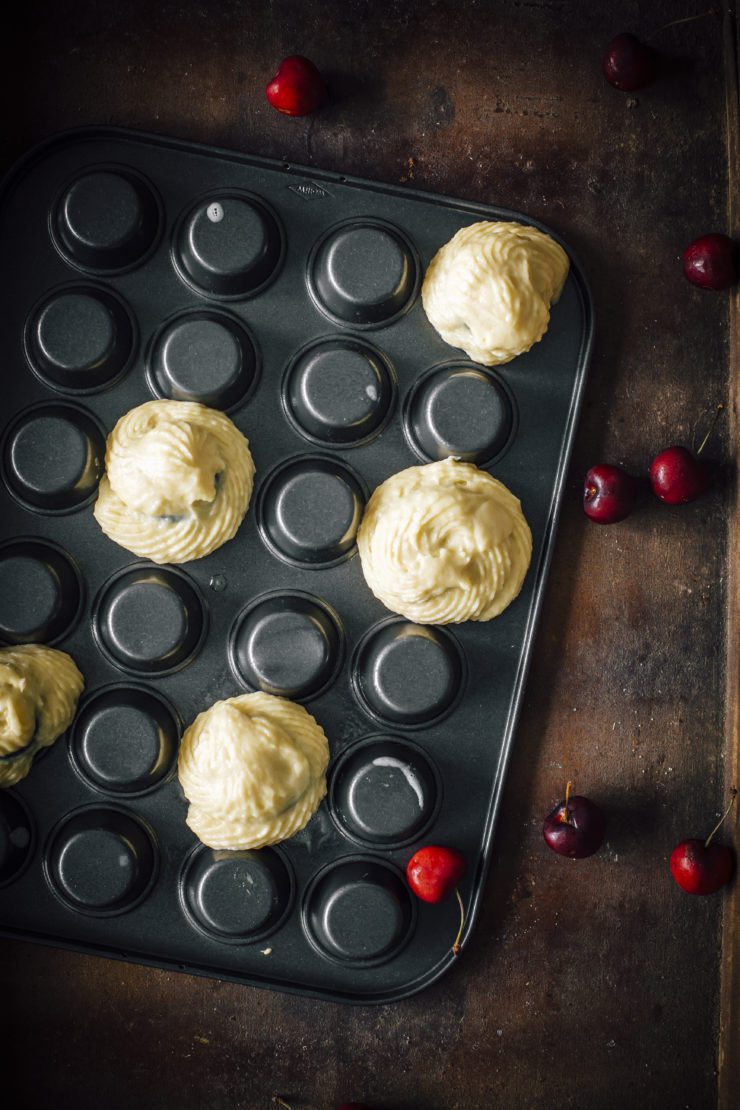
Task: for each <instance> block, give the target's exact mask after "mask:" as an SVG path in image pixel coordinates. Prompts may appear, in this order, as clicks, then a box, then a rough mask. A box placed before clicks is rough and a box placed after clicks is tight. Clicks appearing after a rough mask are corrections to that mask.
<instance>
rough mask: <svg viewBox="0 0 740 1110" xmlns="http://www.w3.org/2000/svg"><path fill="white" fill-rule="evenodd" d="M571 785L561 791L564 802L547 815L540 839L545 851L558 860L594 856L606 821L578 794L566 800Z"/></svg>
mask: <svg viewBox="0 0 740 1110" xmlns="http://www.w3.org/2000/svg"><path fill="white" fill-rule="evenodd" d="M570 787H571V784H570V783H568V785H567V786H566V788H565V801H563V802H558V804H557V805H556V806H555V809H553V810H552V812H551V813H548V815H547V817H546V818H545V823H544V825H543V826H542V835H543V836H544V838H545V843H546V844H547V846H548V848H552V850H553V852H557V853H558V855H559V856H568V857H569V858H570V859H585V858H586V857H587V856H592V855H593V854H594V852H598V850H599V848H600V847H601V845H602V844H603V843H604V834H605V832H606V821H605V819H604V814H603V812H602V810H601V809H599V807H598V806H597V805H596V803H595V802H592V801H591V800H590V799H589V798H584V797H583V796H582V795H580V794H574V795H573V797H571V796H570Z"/></svg>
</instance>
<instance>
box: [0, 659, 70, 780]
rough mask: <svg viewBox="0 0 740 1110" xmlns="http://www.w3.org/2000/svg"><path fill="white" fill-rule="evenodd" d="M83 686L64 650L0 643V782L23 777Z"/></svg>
mask: <svg viewBox="0 0 740 1110" xmlns="http://www.w3.org/2000/svg"><path fill="white" fill-rule="evenodd" d="M84 685H85V682H84V679H83V677H82V675H81V674H80V672H79V671H78V669H77V667H76V665H75V663H74V660H73V659H71V658H70V656H69V655H67V654H66V652H63V651H56V650H55V649H54V648H50V647H44V646H43V645H41V644H22V645H20V646H19V647H12V648H0V786H13V784H14V783H16V782H20V780H21V779H23V778H25V777H26V775H27V774H28V772H29V771H30V770H31V764H32V763H33V760H34V757H35V756H36V753H37V752H39V751H40V750H41V749H42V748H48V747H49V746H50V745H51V744H53V743H54V741H55V740H56V739H57V737H59V736H61V735H62V733H63V732H64V731H65V729H67V728H69V726H70V724H71V723H72V718H73V717H74V715H75V710H76V708H77V702H78V700H79V697H80V694H81V693H82V688H83V686H84Z"/></svg>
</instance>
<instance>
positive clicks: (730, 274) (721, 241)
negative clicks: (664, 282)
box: [683, 233, 738, 290]
mask: <svg viewBox="0 0 740 1110" xmlns="http://www.w3.org/2000/svg"><path fill="white" fill-rule="evenodd" d="M683 272H684V276H685V277H686V278H688V280H689V281H690V282H691V283H692V284H693V285H698V286H699V288H700V289H713V290H719V289H727V288H728V287H729V286H730V285H734V284H735V282H736V281H737V277H738V269H737V249H736V245H735V243H734V241H733V240H732V239H730V237H729V235H720V234H718V233H712V234H710V235H701V236H700V237H699V238H698V239H694V242H693V243H689V245H688V247H687V248H686V250H685V251H684V252H683Z"/></svg>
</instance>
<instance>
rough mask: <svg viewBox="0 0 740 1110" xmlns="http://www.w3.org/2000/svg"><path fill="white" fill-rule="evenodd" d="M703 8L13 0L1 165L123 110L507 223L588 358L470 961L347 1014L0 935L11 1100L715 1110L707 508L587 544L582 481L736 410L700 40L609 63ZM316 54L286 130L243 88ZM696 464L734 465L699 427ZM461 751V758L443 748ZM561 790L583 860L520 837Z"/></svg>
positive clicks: (723, 513) (713, 678)
mask: <svg viewBox="0 0 740 1110" xmlns="http://www.w3.org/2000/svg"><path fill="white" fill-rule="evenodd" d="M692 10H693V11H702V10H704V8H703V6H702V5H689V4H685V5H684V4H682V5H680V10H679V6H677V5H675V4H673V3H670V0H665V2H663V3H655V4H652V5H638V4H636V3H633V2H630V0H613V2H612V3H610V4H608V5H607V4H593V3H589V2H588V0H571V2H569V0H509V2H500V3H496V4H493V3H486V2H484V0H480V2H478V3H473V2H471V3H460V4H457V3H454V2H453V0H439V2H436V3H435V2H434V0H427V2H426V3H423V4H422V3H410V2H407V3H401V2H399V3H376V4H373V3H370V2H367V3H366V2H362V0H345V2H342V0H324V2H323V3H321V4H318V3H316V4H312V3H308V2H298V0H293V2H292V3H289V2H287V0H279V2H275V3H271V4H269V3H264V4H259V3H255V4H243V3H237V2H227V0H223V2H220V3H219V2H217V0H200V2H193V3H185V2H182V3H147V2H145V0H138V2H135V0H131V2H128V3H125V2H122V0H115V2H112V3H110V4H98V3H95V2H93V0H77V2H73V0H60V2H58V3H57V4H55V5H53V6H52V5H47V4H44V3H42V2H40V0H29V2H28V3H26V4H25V5H24V8H23V12H22V21H23V23H22V26H21V28H20V29H19V31H18V33H17V37H16V38H14V39H13V38H11V40H10V42H9V43H8V42H7V41H6V47H7V46H9V47H10V65H9V66H6V68H5V70H4V84H5V98H6V108H7V109H8V110H7V111H6V125H5V129H4V131H3V133H2V135H1V136H0V157H2V160H3V163H4V164H5V165H7V164H9V163H10V162H11V161H12V160H13V158H15V157H16V156H17V155H18V154H20V153H21V152H22V151H23V150H24V149H26V148H27V147H28V146H29V145H30V144H32V143H33V142H35V141H38V140H39V139H41V138H44V137H46V136H47V135H49V134H51V133H53V132H54V131H56V130H59V129H61V128H64V127H69V126H75V125H82V124H87V123H115V124H121V125H124V126H130V127H141V128H145V129H147V130H152V131H158V132H161V133H163V134H171V135H174V136H181V137H184V138H188V139H193V140H198V141H203V142H208V143H212V144H220V145H223V146H227V147H233V148H236V149H241V150H246V151H250V152H253V153H258V154H265V155H271V156H275V157H279V158H285V159H286V160H291V161H296V162H302V163H308V164H315V165H317V166H321V167H324V168H327V169H333V170H337V171H339V172H349V173H353V174H360V175H366V176H369V177H374V178H377V179H380V180H387V181H396V182H398V181H409V182H410V181H412V180H413V183H414V184H415V185H417V186H419V187H421V188H425V189H430V190H433V191H439V192H446V193H450V194H453V195H460V196H463V197H469V198H472V199H476V200H481V201H490V202H493V203H498V204H501V205H510V206H512V207H514V208H519V209H522V210H524V211H527V212H528V213H530V214H531V215H532V216H535V217H537V218H540V219H542V220H544V221H545V222H547V223H549V224H550V225H552V226H553V227H555V228H556V229H557V230H558V231H559V232H561V233H562V234H563V235H564V237H565V238H566V239H567V240H568V241H569V242H570V243H571V244H572V245H573V246H574V248H575V249H576V250H577V252H578V253H579V255H580V257H581V259H582V261H583V263H584V265H585V268H586V271H587V273H588V274H589V277H590V279H591V282H592V285H593V289H594V293H595V300H596V309H597V320H598V326H597V341H596V350H595V356H594V362H593V367H592V376H591V383H590V386H589V388H588V392H587V398H586V405H585V410H584V415H583V419H582V423H581V428H580V433H579V436H578V441H577V446H576V452H575V461H574V465H573V468H572V472H571V480H570V483H569V493H568V496H567V499H566V507H565V511H564V515H563V521H562V525H561V530H560V536H559V541H558V546H557V551H556V557H555V561H554V565H553V572H552V575H551V581H550V587H549V591H548V596H547V599H546V604H545V610H544V615H543V620H542V624H541V627H540V632H539V636H538V641H537V646H536V651H535V658H534V662H533V667H532V674H531V678H530V681H529V686H528V691H527V696H526V704H525V710H524V714H523V718H522V723H521V726H520V728H519V732H518V736H517V739H516V744H515V750H514V754H513V759H512V764H511V770H510V774H509V778H508V782H507V786H506V790H505V795H504V802H503V809H502V815H501V821H500V826H499V833H498V840H497V849H496V852H495V857H494V864H493V869H492V874H491V877H490V879H489V882H488V886H487V892H486V898H485V905H484V907H483V912H482V915H481V918H480V922H479V925H478V928H477V931H476V933H475V934H474V937H473V938H472V941H471V943H470V945H469V947H468V948H467V949H466V951H465V952H464V955H463V956H462V957H461V959H460V962H459V966H458V967H457V968H456V969H455V970H454V971H453V972H452V974H450V975H449V976H448V977H447V978H445V979H444V980H443V981H442V982H440V983H439V984H438V985H436V986H435V987H433V988H431V989H430V990H428V991H426V992H425V993H424V994H422V995H419V996H418V997H416V998H413V999H410V1000H408V1001H406V1002H403V1003H401V1004H398V1005H395V1006H392V1007H384V1008H380V1009H372V1008H369V1009H351V1008H344V1007H340V1006H336V1005H332V1004H326V1003H320V1002H315V1001H310V1000H305V999H298V998H292V997H287V996H281V995H278V994H270V993H268V992H261V991H256V990H251V989H247V988H242V987H238V986H234V985H230V984H223V983H218V982H214V981H209V980H198V979H195V978H191V977H189V976H185V975H175V974H167V973H164V972H160V971H154V970H149V969H145V968H141V967H136V966H128V965H126V964H122V963H114V962H110V961H105V960H100V959H95V958H92V957H83V956H80V955H75V954H71V953H65V952H60V951H53V950H47V949H42V948H37V947H34V946H31V945H25V944H11V943H5V944H3V945H2V947H0V1000H1V1001H0V1012H2V1015H3V1024H5V1025H7V1030H6V1032H5V1033H4V1035H3V1038H2V1042H1V1043H2V1050H1V1051H2V1052H3V1054H4V1056H5V1060H4V1063H3V1065H2V1073H1V1074H2V1082H3V1084H6V1083H7V1084H10V1087H11V1088H12V1090H13V1092H14V1093H13V1094H12V1096H11V1103H10V1105H11V1106H12V1107H24V1108H25V1107H29V1108H34V1110H35V1108H37V1107H46V1106H49V1107H51V1106H53V1107H58V1108H64V1107H75V1108H79V1110H87V1108H91V1110H93V1108H94V1110H98V1108H99V1107H101V1106H106V1107H108V1108H109V1110H128V1108H129V1107H137V1108H138V1107H170V1106H173V1107H174V1106H177V1107H178V1108H179V1110H191V1108H193V1110H195V1108H201V1107H209V1108H213V1110H227V1108H231V1107H240V1108H241V1107H268V1106H269V1105H270V1096H271V1095H272V1093H273V1092H275V1091H279V1092H281V1093H282V1094H283V1096H284V1097H285V1098H286V1099H287V1100H288V1101H289V1102H290V1103H291V1105H292V1106H293V1107H294V1108H295V1110H299V1108H309V1107H313V1108H319V1107H330V1106H333V1105H334V1103H335V1102H337V1101H339V1100H340V1099H342V1098H351V1097H354V1098H360V1097H361V1098H363V1099H365V1100H367V1101H368V1102H371V1103H372V1104H373V1105H374V1106H376V1107H378V1108H386V1110H411V1108H412V1107H413V1108H419V1110H422V1108H423V1110H451V1108H454V1107H460V1108H462V1107H494V1106H503V1105H506V1106H508V1107H512V1108H520V1107H521V1108H530V1107H531V1108H540V1107H542V1108H544V1107H558V1108H566V1107H575V1106H579V1107H581V1106H583V1107H588V1108H589V1110H611V1108H614V1110H616V1108H617V1107H619V1108H621V1107H622V1106H624V1105H625V1104H631V1105H632V1106H635V1107H638V1108H642V1107H645V1108H649V1107H656V1108H660V1110H663V1108H674V1107H675V1108H683V1107H691V1108H692V1110H704V1108H709V1107H712V1106H714V1105H715V1102H716V1090H717V1078H716V1070H715V1069H716V1060H717V1025H718V981H719V979H718V974H719V972H718V969H719V945H720V914H721V896H720V897H715V898H711V899H692V898H689V897H687V896H685V895H683V894H682V893H681V892H680V891H679V890H678V889H677V888H676V887H675V886H674V885H673V883H672V881H671V879H670V877H669V875H668V871H667V858H668V854H669V852H670V849H671V848H672V846H673V844H674V843H675V842H676V841H677V840H678V839H681V838H682V837H683V836H687V835H698V834H700V833H701V832H702V831H704V830H707V831H708V829H709V828H711V825H712V824H713V815H714V814H715V813H716V812H717V811H718V810H719V809H720V805H721V800H722V790H723V785H722V784H723V714H724V648H723V630H724V619H725V605H726V599H725V589H724V575H725V560H726V540H727V532H728V527H729V505H730V501H731V498H730V492H729V489H728V481H727V480H726V479H723V480H721V481H720V482H719V483H718V485H717V487H716V488H715V489H714V490H713V492H712V493H711V494H710V495H709V496H707V497H706V498H705V499H704V500H702V501H700V502H698V503H697V504H695V505H693V506H688V507H685V508H683V509H674V510H669V509H666V508H664V507H663V506H659V505H658V504H657V503H649V502H648V503H647V504H646V505H645V507H644V508H642V509H641V510H640V511H639V512H637V513H636V514H635V515H634V516H633V517H632V518H630V519H629V520H628V521H626V522H624V523H623V524H621V525H618V526H616V527H614V528H604V529H600V528H598V527H596V526H593V525H589V524H588V522H586V521H585V519H584V518H583V516H582V513H581V510H580V504H579V493H580V482H581V477H582V473H583V471H584V470H585V468H586V467H587V466H588V465H590V464H591V463H593V462H595V461H599V460H600V459H601V458H607V459H610V460H613V461H624V462H625V463H627V464H628V465H629V466H631V467H633V468H635V469H644V468H645V467H646V465H647V463H648V461H649V459H650V457H651V455H652V454H653V453H654V452H655V451H657V450H658V449H660V448H662V447H664V446H667V445H668V444H670V443H672V442H681V441H683V442H686V443H690V442H691V441H692V438H694V437H695V436H696V435H698V434H699V433H700V432H701V431H703V430H705V428H706V426H707V415H706V414H707V410H708V409H709V408H711V407H713V406H714V405H715V404H716V403H718V402H720V401H723V400H726V393H727V383H728V376H729V359H728V342H727V330H728V301H727V298H726V297H725V296H723V295H719V296H717V295H712V294H706V293H702V292H700V291H698V290H695V289H693V288H692V287H690V286H689V285H688V284H687V283H686V282H685V281H684V279H683V277H682V275H681V272H680V265H679V262H678V259H679V255H680V252H681V250H682V248H683V246H684V245H685V244H686V243H687V242H688V241H690V240H691V239H692V238H694V237H695V236H696V235H698V234H701V233H702V232H704V231H707V230H726V223H727V193H728V164H727V153H726V148H725V118H726V117H725V86H724V76H723V45H722V35H723V32H722V21H721V20H720V19H718V18H714V17H708V18H705V19H702V20H698V21H696V22H695V23H692V24H685V25H684V24H682V25H679V26H676V27H672V28H668V29H667V30H665V31H663V32H662V33H661V34H660V35H659V36H658V37H657V38H656V39H655V45H656V46H659V47H660V48H661V49H662V50H663V51H664V52H665V54H666V56H667V57H668V58H670V59H671V60H672V62H673V65H672V66H671V67H670V68H671V72H670V74H667V75H665V76H664V77H663V78H662V80H661V81H659V82H658V83H657V84H656V85H655V86H654V87H652V88H650V89H646V90H644V91H642V92H640V93H637V94H636V95H634V96H632V97H630V96H627V95H625V94H622V93H618V92H616V91H615V90H613V89H611V88H610V87H609V86H608V85H607V84H606V83H605V82H604V80H603V78H602V76H601V72H600V56H601V51H602V48H603V45H604V43H605V42H607V41H608V40H609V38H610V37H611V36H612V35H613V34H615V33H616V32H618V31H621V30H633V31H636V32H637V33H643V34H645V35H646V34H649V33H651V32H652V31H654V30H656V29H657V28H658V27H660V26H661V24H663V23H666V22H668V21H669V20H671V19H674V18H678V17H680V16H684V15H688V14H691V13H692ZM296 51H300V52H302V53H306V54H308V55H309V56H310V57H311V58H313V59H314V60H315V61H316V63H317V64H318V65H319V66H320V68H322V69H323V70H324V71H325V72H326V73H327V74H328V75H329V78H330V82H331V85H332V88H333V91H334V102H333V104H332V105H331V106H329V107H327V108H326V109H324V110H323V111H321V112H320V113H318V114H317V115H315V116H314V117H310V118H309V119H308V120H291V119H286V118H284V117H282V116H279V115H278V114H277V113H275V112H274V111H273V110H272V109H271V108H270V107H269V105H268V104H267V102H266V101H265V99H264V96H263V92H262V89H263V86H264V84H265V83H266V81H267V80H268V79H269V77H270V76H271V75H272V73H273V71H274V68H275V64H276V62H277V61H278V60H279V59H280V58H281V57H282V56H284V55H285V54H288V53H293V52H296ZM707 454H708V455H709V457H710V458H713V459H714V460H716V461H718V462H720V463H723V462H725V461H726V460H727V458H729V456H730V447H729V444H728V436H727V429H726V426H724V425H723V424H722V423H720V425H719V428H718V431H717V434H716V435H715V436H714V437H713V439H712V441H711V443H710V445H709V447H708V448H707ZM451 742H452V741H451ZM566 777H571V778H574V779H575V781H576V784H577V787H578V789H579V790H581V791H582V792H583V793H587V794H589V795H590V796H591V797H593V798H594V799H595V800H598V801H599V802H601V803H602V804H603V805H604V807H605V809H606V810H607V812H608V817H609V834H608V842H607V846H606V848H605V849H604V850H603V851H602V852H601V853H600V854H599V855H597V856H595V857H594V858H593V859H591V860H587V861H583V862H579V863H573V862H571V861H568V860H564V859H561V858H558V857H555V856H553V855H552V854H550V853H549V852H548V851H547V849H546V848H545V846H544V845H543V843H542V839H541V831H540V830H541V823H542V818H543V816H544V814H545V813H546V812H547V811H548V810H549V808H550V807H551V805H552V804H553V803H554V801H555V800H556V799H557V798H558V797H560V796H561V795H562V792H563V788H564V784H565V779H566Z"/></svg>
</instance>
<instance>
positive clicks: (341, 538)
mask: <svg viewBox="0 0 740 1110" xmlns="http://www.w3.org/2000/svg"><path fill="white" fill-rule="evenodd" d="M367 496H368V493H367V488H366V486H365V483H364V482H363V480H362V479H361V478H360V476H359V475H358V474H357V473H356V472H355V471H354V470H353V469H352V468H351V467H349V466H347V464H346V463H344V462H340V461H339V459H335V458H333V457H332V456H331V455H318V454H317V455H299V456H296V457H293V458H291V459H287V460H285V461H284V462H282V463H280V464H279V465H278V466H277V467H275V469H274V470H273V471H271V473H269V474H268V475H267V477H266V478H265V479H264V481H263V482H262V485H261V486H260V489H259V492H258V494H257V504H256V509H255V512H256V516H257V526H258V528H259V530H260V534H261V535H262V539H263V540H264V541H265V543H266V545H267V546H268V548H269V549H270V550H271V551H272V552H273V553H274V554H275V555H277V557H278V558H279V559H282V560H283V562H286V563H292V564H293V565H294V566H300V567H304V568H305V569H307V570H308V569H314V570H320V569H321V568H323V567H331V566H336V564H337V563H342V562H344V560H345V559H349V558H350V557H351V556H352V555H354V554H355V552H356V550H357V531H358V529H359V527H360V521H361V519H362V514H363V511H364V508H365V502H366V501H367Z"/></svg>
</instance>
